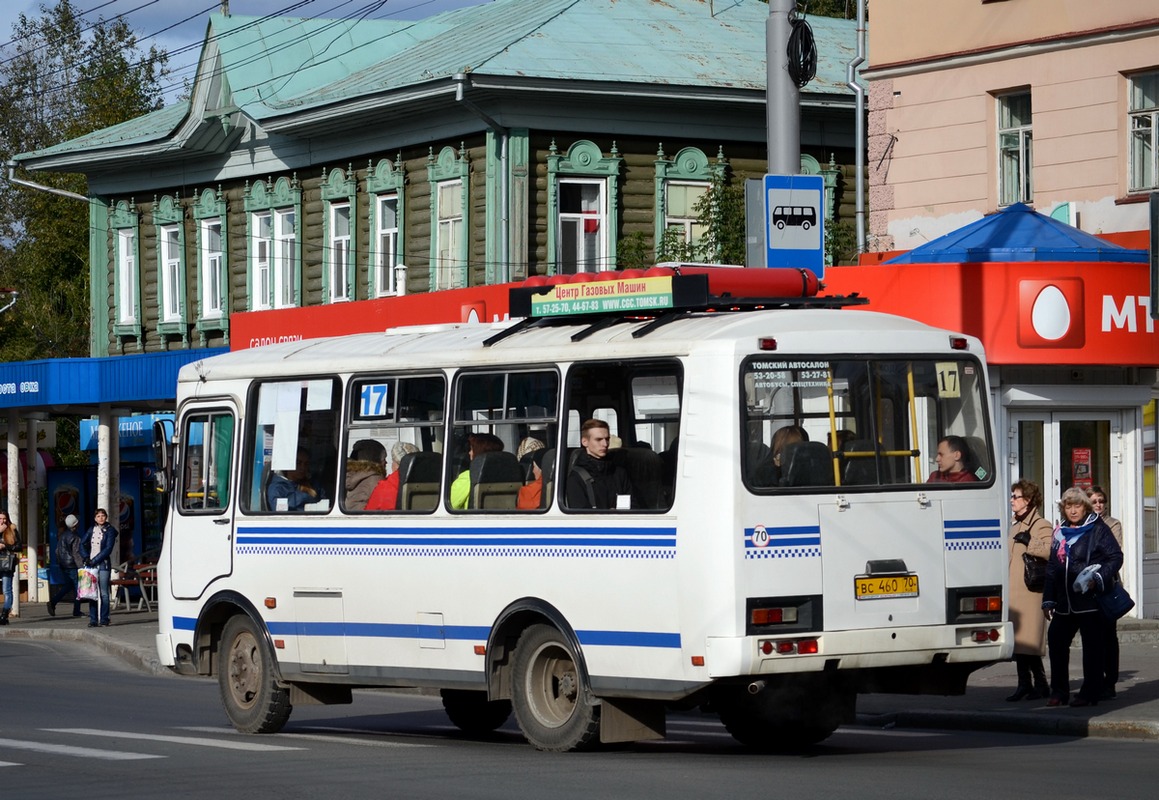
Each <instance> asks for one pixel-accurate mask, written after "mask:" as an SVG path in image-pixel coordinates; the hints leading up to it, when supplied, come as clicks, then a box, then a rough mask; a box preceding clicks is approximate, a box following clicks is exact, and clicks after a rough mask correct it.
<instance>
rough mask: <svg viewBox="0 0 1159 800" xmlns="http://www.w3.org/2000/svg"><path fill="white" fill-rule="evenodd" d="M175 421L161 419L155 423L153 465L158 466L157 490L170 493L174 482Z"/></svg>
mask: <svg viewBox="0 0 1159 800" xmlns="http://www.w3.org/2000/svg"><path fill="white" fill-rule="evenodd" d="M172 442H173V421H172V420H168V419H159V420H156V421H155V422H154V423H153V466H154V467H156V468H157V478H156V480H157V490H158V491H161V492H165V493H168V492H169V490H170V489H171V488H173V482H172V469H173V459H172V455H173V453H172V450H171V448H172V446H173V444H172Z"/></svg>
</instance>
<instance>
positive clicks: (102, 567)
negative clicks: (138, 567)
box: [81, 508, 117, 628]
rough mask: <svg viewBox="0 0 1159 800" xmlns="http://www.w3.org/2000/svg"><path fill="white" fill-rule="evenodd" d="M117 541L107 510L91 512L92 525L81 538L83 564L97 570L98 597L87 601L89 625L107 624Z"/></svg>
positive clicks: (115, 531) (91, 626) (99, 509)
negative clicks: (113, 559) (113, 560)
mask: <svg viewBox="0 0 1159 800" xmlns="http://www.w3.org/2000/svg"><path fill="white" fill-rule="evenodd" d="M116 543H117V529H116V528H115V527H113V526H112V525H111V524H110V523H109V512H107V511H105V510H104V509H103V508H98V509H97V510H96V513H94V514H93V526H92V527H91V528H89V529H88V530H87V531H85V535H84V537H83V538H82V539H81V554H82V555H83V556H84V565H85V566H86V567H93V568H95V569H96V570H97V587H98V597H97V599H96V600H90V601H89V627H90V628H95V627H97V626H98V625H108V624H109V600H110V597H109V588H110V585H111V584H110V581H111V580H112V577H113V575H112V573H113V564H112V561H111V560H110V559H111V558H112V554H113V548H114V547H115V546H116Z"/></svg>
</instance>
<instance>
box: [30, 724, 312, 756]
mask: <svg viewBox="0 0 1159 800" xmlns="http://www.w3.org/2000/svg"><path fill="white" fill-rule="evenodd" d="M41 730H45V731H51V732H53V733H71V734H74V735H76V736H103V737H105V738H109V739H144V740H146V741H149V742H170V743H172V744H188V745H193V746H194V747H218V748H221V749H223V750H250V751H253V752H262V753H269V752H277V751H281V750H303V749H305V748H302V747H283V746H281V745H276V744H254V743H253V742H227V741H218V740H214V739H200V738H195V737H193V736H161V735H158V734H154V733H130V732H129V731H102V730H97V729H95V728H42V729H41Z"/></svg>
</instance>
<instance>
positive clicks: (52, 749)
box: [0, 739, 165, 761]
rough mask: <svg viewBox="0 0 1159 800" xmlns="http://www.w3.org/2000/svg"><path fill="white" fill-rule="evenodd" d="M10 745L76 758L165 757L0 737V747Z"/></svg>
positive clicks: (135, 759) (115, 759)
mask: <svg viewBox="0 0 1159 800" xmlns="http://www.w3.org/2000/svg"><path fill="white" fill-rule="evenodd" d="M3 747H10V748H12V749H13V750H31V751H32V752H34V753H52V754H53V755H58V756H76V757H77V758H99V759H104V760H105V761H140V760H142V759H145V758H165V756H154V755H149V754H147V753H126V752H124V751H120V750H97V749H95V748H92V747H73V746H72V745H68V744H48V743H47V742H29V741H24V740H20V739H0V748H3Z"/></svg>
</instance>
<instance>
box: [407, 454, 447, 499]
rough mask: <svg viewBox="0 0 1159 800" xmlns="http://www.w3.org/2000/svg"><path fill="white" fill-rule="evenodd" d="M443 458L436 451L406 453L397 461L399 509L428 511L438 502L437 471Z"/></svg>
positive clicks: (440, 468) (441, 464)
mask: <svg viewBox="0 0 1159 800" xmlns="http://www.w3.org/2000/svg"><path fill="white" fill-rule="evenodd" d="M442 468H443V460H442V458H440V457H439V454H438V453H427V452H424V451H419V452H417V453H407V454H406V455H405V456H403V457H402V461H400V462H398V505H397V508H398V509H399V510H400V511H430V510H431V509H433V508H435V507H437V506H438V504H439V473H440V471H441V470H442Z"/></svg>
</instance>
